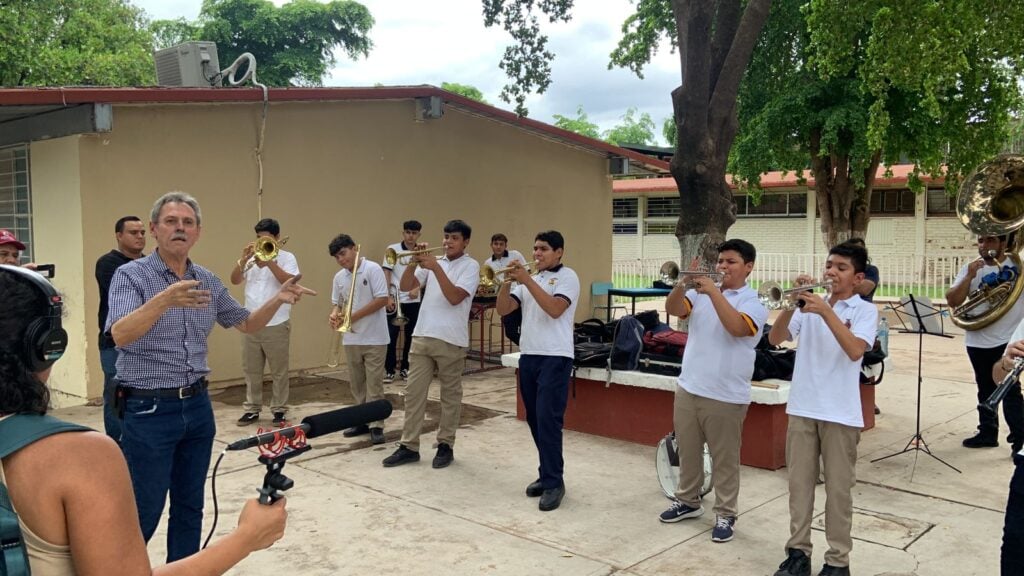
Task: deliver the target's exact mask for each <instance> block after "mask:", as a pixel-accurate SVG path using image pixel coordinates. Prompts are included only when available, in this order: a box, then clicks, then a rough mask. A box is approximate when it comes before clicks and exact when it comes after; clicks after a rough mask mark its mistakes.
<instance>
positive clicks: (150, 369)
mask: <svg viewBox="0 0 1024 576" xmlns="http://www.w3.org/2000/svg"><path fill="white" fill-rule="evenodd" d="M180 280H198V281H199V286H198V287H197V288H198V289H200V290H209V291H210V305H209V306H207V307H206V308H170V309H168V310H167V311H166V312H164V313H163V315H162V316H160V319H159V320H157V321H156V323H155V324H153V326H152V327H151V328H150V329H149V331H148V332H146V333H145V334H144V335H143V336H142V337H141V338H139V339H138V340H136V341H135V342H132V343H131V344H129V345H127V346H119V347H118V348H117V351H118V352H119V354H118V359H117V379H118V380H119V381H120V382H121V383H122V384H124V385H125V386H129V387H131V388H141V389H146V390H153V389H156V388H181V387H184V386H188V385H190V384H192V383H193V382H195V381H196V380H198V379H199V378H201V377H203V376H206V375H207V374H209V373H210V368H209V366H207V363H206V357H207V344H206V341H207V337H208V336H209V335H210V331H211V330H213V323H214V321H216V322H217V323H218V324H220V325H221V326H223V327H225V328H230V327H232V326H237V325H238V324H241V323H242V322H244V321H245V320H246V319H248V318H249V311H248V310H246V309H245V308H243V307H242V305H241V304H239V303H238V302H237V301H236V300H235V299H234V298H232V297H231V294H229V293H228V290H227V288H225V287H224V284H223V283H222V282H221V281H220V280H219V279H218V278H217V277H216V276H214V275H213V273H212V272H210V271H209V270H207V269H206V268H203V267H202V266H199V265H197V264H194V263H193V262H192V261H191V260H189V261H188V265H187V267H186V269H185V275H184V276H183V277H181V278H178V276H177V275H176V274H175V273H174V272H173V271H172V270H171V269H170V268H168V267H167V265H166V264H164V261H163V259H161V258H160V255H159V253H158V252H157V251H155V250H154V251H153V253H152V254H150V255H149V256H145V257H142V258H139V259H138V260H134V261H132V262H129V263H128V264H125V265H123V266H121V267H120V268H118V269H117V272H116V273H115V274H114V279H113V280H112V281H111V282H110V297H109V301H110V312H109V314H108V315H107V325H106V329H107V330H110V327H111V326H113V325H114V323H115V322H117V321H118V320H120V319H121V318H124V317H125V316H127V315H129V314H131V313H132V312H134V311H135V310H136V309H138V308H139V307H140V306H142V305H143V304H145V303H146V302H148V301H149V300H151V299H152V298H153V297H154V296H156V295H157V294H159V293H160V292H163V291H164V290H165V289H166V288H167V287H168V286H170V285H171V284H174V283H176V282H178V281H180Z"/></svg>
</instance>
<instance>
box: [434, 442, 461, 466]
mask: <svg viewBox="0 0 1024 576" xmlns="http://www.w3.org/2000/svg"><path fill="white" fill-rule="evenodd" d="M452 460H455V452H454V451H453V450H452V447H451V446H450V445H449V444H448V443H447V442H441V443H440V444H438V445H437V454H435V455H434V461H433V462H431V464H430V465H431V466H433V467H434V468H447V467H448V465H449V464H451V463H452Z"/></svg>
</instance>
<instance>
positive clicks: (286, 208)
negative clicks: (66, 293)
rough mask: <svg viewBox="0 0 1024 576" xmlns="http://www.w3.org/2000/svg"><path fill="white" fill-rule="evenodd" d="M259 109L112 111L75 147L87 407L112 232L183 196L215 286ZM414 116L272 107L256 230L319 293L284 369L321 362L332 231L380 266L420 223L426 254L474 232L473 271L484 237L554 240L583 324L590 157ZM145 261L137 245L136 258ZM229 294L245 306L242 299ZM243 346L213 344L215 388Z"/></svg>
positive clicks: (305, 309) (238, 241)
mask: <svg viewBox="0 0 1024 576" xmlns="http://www.w3.org/2000/svg"><path fill="white" fill-rule="evenodd" d="M261 108H262V106H261V105H259V104H251V105H250V104H221V105H215V104H202V105H200V104H194V105H163V106H158V105H150V106H115V108H114V129H113V131H112V132H111V133H108V134H98V135H86V136H82V137H80V139H79V141H80V149H79V153H80V165H81V182H80V189H81V208H80V211H81V220H80V222H81V224H80V225H79V226H78V227H77V228H78V229H79V230H80V233H79V234H77V235H76V236H75V238H82V239H83V241H82V247H81V248H80V250H81V252H82V253H83V254H84V257H83V259H82V260H83V264H80V267H81V268H82V270H81V274H83V278H84V282H83V285H84V288H82V289H81V290H83V291H84V294H85V301H86V306H85V313H84V318H86V320H87V323H86V328H87V330H86V331H85V332H86V334H88V336H87V338H91V339H90V340H89V341H88V350H87V353H88V358H89V373H90V374H91V375H93V378H91V379H90V380H89V382H90V384H89V389H88V392H89V395H90V396H98V395H99V394H100V392H101V388H102V375H101V373H100V372H99V356H98V352H97V351H96V344H95V342H94V339H95V335H94V334H92V333H91V332H92V331H93V322H94V320H92V319H93V318H95V317H96V313H97V312H96V310H97V306H98V291H97V289H96V285H95V280H94V279H93V278H92V274H93V273H92V269H93V265H94V263H95V260H96V258H98V257H99V256H100V255H102V254H103V253H105V252H106V251H108V250H110V249H111V247H112V246H113V244H114V240H113V224H114V222H115V221H116V220H117V219H118V218H119V217H121V216H124V215H126V214H135V215H137V216H140V217H142V218H143V219H144V220H148V213H149V210H150V208H151V206H152V203H153V201H154V200H156V198H158V197H159V196H160V195H161V194H163V193H164V192H167V191H169V190H183V191H185V192H188V193H190V194H193V195H194V196H195V197H196V198H197V199H198V200H199V202H200V205H201V207H202V233H201V237H200V240H199V242H198V244H197V245H196V247H195V248H194V250H193V259H194V260H195V261H196V262H197V263H199V264H201V265H203V266H205V267H207V268H209V269H211V270H212V271H213V272H214V273H216V274H217V275H218V276H219V277H220V278H221V279H222V280H224V281H225V282H228V281H229V280H228V279H229V276H230V272H231V268H232V266H233V264H234V262H235V260H236V259H238V257H239V255H240V252H241V250H242V247H243V245H244V244H245V243H247V242H249V241H250V240H251V239H252V238H253V237H254V233H253V231H252V227H253V225H254V224H255V223H256V221H257V220H258V219H259V217H260V212H259V211H258V208H257V207H258V202H257V191H258V173H257V164H256V161H255V148H256V143H257V137H258V132H259V125H260V111H261ZM414 112H415V109H414V104H413V102H412V101H411V100H410V101H374V102H323V103H273V104H271V106H270V110H269V114H268V117H267V121H266V143H265V148H264V150H263V155H262V157H263V170H264V191H263V197H262V216H263V217H273V218H276V219H278V220H279V221H280V222H281V226H282V234H283V235H287V236H289V237H290V239H289V241H288V243H287V245H286V246H285V249H287V250H289V251H291V252H293V253H295V254H296V257H297V258H298V262H299V267H300V268H301V270H302V272H303V279H302V283H303V284H304V285H306V286H308V287H310V288H313V289H315V290H318V291H319V292H320V294H319V295H318V296H316V297H311V298H310V297H307V298H304V299H303V300H302V302H301V303H299V304H298V305H297V306H295V307H293V309H292V323H293V330H292V355H291V359H292V362H291V367H292V369H307V368H314V367H319V366H323V365H324V364H325V363H326V361H327V357H328V343H329V338H330V332H329V329H328V328H327V321H326V318H327V314H328V312H329V310H330V286H331V279H332V278H333V276H334V274H335V273H336V272H337V264H335V262H334V260H333V259H332V258H331V257H330V256H329V255H328V253H327V245H328V243H329V242H330V240H331V238H333V237H334V235H336V234H338V233H340V232H345V233H348V234H350V235H352V236H353V238H354V239H355V240H356V241H357V242H359V243H361V245H362V250H363V254H364V255H365V256H366V257H368V258H371V259H373V260H377V261H380V260H381V259H382V258H383V254H384V248H385V247H386V246H387V245H388V244H390V243H393V242H397V241H399V240H400V239H401V224H402V222H403V221H404V220H408V219H417V220H420V221H421V222H422V223H423V238H422V239H423V241H426V242H430V243H431V244H432V245H438V244H440V242H441V239H442V227H443V225H444V223H445V222H446V221H448V220H450V219H454V218H461V219H463V220H466V221H467V222H468V223H469V224H470V226H472V228H473V237H472V240H471V243H470V247H469V252H470V254H471V255H472V256H474V257H475V258H477V259H478V260H479V259H483V258H485V257H487V256H488V255H489V253H490V250H489V247H488V244H489V240H490V236H491V234H492V233H494V232H503V233H505V234H506V235H507V236H508V237H509V240H510V245H511V246H512V247H513V248H517V249H519V250H520V251H522V252H523V253H524V254H527V255H529V253H530V248H531V246H532V244H533V237H534V235H535V234H536V233H537V232H539V231H541V230H547V229H557V230H559V231H561V232H562V233H563V235H564V236H565V237H566V255H565V262H566V264H567V265H569V266H570V267H572V268H574V269H575V270H576V271H577V272H578V274H579V276H580V281H581V285H582V286H583V291H584V294H583V295H582V297H581V302H580V305H579V307H578V310H579V314H578V316H579V318H585V317H588V316H589V315H590V302H589V286H590V283H591V282H592V281H596V280H601V279H606V278H609V277H610V275H611V268H610V264H611V263H610V258H609V255H610V254H611V252H612V246H611V238H610V235H609V234H608V233H607V231H608V230H609V229H610V226H611V180H610V178H609V176H608V162H607V159H606V158H605V157H604V156H603V155H601V154H596V153H594V152H591V151H586V150H582V149H577V148H572V147H569V146H566V145H563V144H560V143H556V142H553V141H550V140H547V139H544V138H541V137H539V136H537V135H535V134H532V133H529V132H526V131H524V130H520V129H518V128H515V127H512V126H509V125H508V124H504V123H501V122H498V121H494V120H490V119H487V118H483V117H480V116H476V115H470V114H467V113H464V112H461V111H459V110H456V109H454V108H452V107H446V109H445V114H444V116H443V117H442V118H441V119H438V120H428V121H424V122H417V121H415V119H414ZM33 161H35V158H33ZM33 192H35V190H33ZM61 198H62V199H63V198H64V196H61ZM72 228H74V227H72ZM40 245H42V244H41V243H40ZM152 248H153V245H152V239H151V238H150V241H149V244H148V245H147V248H146V251H147V253H148V252H149V251H150V250H152ZM68 273H69V276H70V270H69V271H68ZM231 292H232V294H233V295H234V296H235V297H236V298H238V299H239V300H240V301H241V300H242V298H243V291H242V288H241V287H240V286H239V287H232V288H231ZM240 342H241V334H240V333H238V332H237V331H236V330H225V329H222V328H215V329H214V332H213V334H212V336H211V339H210V367H211V369H212V370H213V374H212V378H213V379H214V380H215V381H219V380H234V379H238V378H241V367H240V363H241V352H240V350H241V348H240Z"/></svg>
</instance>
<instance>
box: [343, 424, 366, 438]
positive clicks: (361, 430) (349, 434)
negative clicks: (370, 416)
mask: <svg viewBox="0 0 1024 576" xmlns="http://www.w3.org/2000/svg"><path fill="white" fill-rule="evenodd" d="M369 433H370V427H369V426H367V425H366V424H363V425H361V426H353V427H351V428H348V429H347V430H345V431H344V432H342V433H341V435H342V436H344V437H345V438H353V437H355V436H362V435H363V434H369Z"/></svg>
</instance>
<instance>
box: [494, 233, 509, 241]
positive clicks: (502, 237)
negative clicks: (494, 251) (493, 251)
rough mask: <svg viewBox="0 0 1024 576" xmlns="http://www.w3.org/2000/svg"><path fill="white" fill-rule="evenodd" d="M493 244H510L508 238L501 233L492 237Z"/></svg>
mask: <svg viewBox="0 0 1024 576" xmlns="http://www.w3.org/2000/svg"><path fill="white" fill-rule="evenodd" d="M491 242H504V243H505V244H508V236H505V235H504V234H502V233H501V232H498V233H497V234H495V235H493V236H491Z"/></svg>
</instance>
